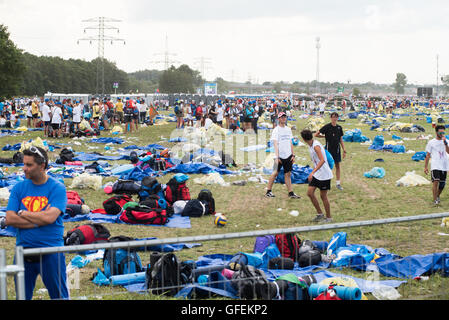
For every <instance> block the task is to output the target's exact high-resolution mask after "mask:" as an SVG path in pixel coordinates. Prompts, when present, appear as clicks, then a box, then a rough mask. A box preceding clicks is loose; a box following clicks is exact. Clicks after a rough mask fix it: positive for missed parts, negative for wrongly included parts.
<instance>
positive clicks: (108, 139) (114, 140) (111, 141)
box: [89, 137, 125, 144]
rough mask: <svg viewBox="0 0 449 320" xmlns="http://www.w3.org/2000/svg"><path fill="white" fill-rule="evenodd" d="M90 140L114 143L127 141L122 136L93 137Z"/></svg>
mask: <svg viewBox="0 0 449 320" xmlns="http://www.w3.org/2000/svg"><path fill="white" fill-rule="evenodd" d="M89 142H92V143H105V144H106V143H114V144H122V143H124V142H125V140H123V139H121V138H107V137H104V138H93V139H91V140H90V141H89Z"/></svg>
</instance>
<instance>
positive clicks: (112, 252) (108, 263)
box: [103, 236, 143, 278]
mask: <svg viewBox="0 0 449 320" xmlns="http://www.w3.org/2000/svg"><path fill="white" fill-rule="evenodd" d="M132 240H134V239H133V238H130V237H125V236H118V237H112V238H110V239H109V241H110V242H116V241H132ZM103 269H104V275H105V276H106V277H107V278H110V277H111V276H115V275H122V274H130V273H137V272H142V271H143V266H142V261H141V259H140V257H139V255H138V253H137V251H136V249H133V248H123V249H121V248H120V249H106V250H105V251H104V256H103Z"/></svg>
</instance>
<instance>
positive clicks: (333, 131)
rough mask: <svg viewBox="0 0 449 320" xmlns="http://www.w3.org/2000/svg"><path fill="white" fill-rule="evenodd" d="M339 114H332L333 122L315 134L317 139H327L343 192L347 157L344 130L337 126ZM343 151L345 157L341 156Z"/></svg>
mask: <svg viewBox="0 0 449 320" xmlns="http://www.w3.org/2000/svg"><path fill="white" fill-rule="evenodd" d="M337 121H338V113H337V112H333V113H332V114H331V122H330V123H328V124H326V125H325V126H324V127H322V128H321V129H320V130H319V131H317V132H316V133H315V137H317V138H325V139H326V150H327V151H329V153H330V154H331V155H332V158H334V162H335V175H336V176H337V189H338V190H343V187H342V186H341V166H340V164H341V161H342V159H344V158H345V157H346V149H345V145H344V143H343V135H344V134H343V128H342V127H341V126H340V125H338V124H337ZM340 146H341V148H340ZM341 149H343V157H342V155H341Z"/></svg>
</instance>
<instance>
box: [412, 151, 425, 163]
mask: <svg viewBox="0 0 449 320" xmlns="http://www.w3.org/2000/svg"><path fill="white" fill-rule="evenodd" d="M426 155H427V152H425V151H418V152H416V153H415V154H414V155H413V156H412V160H413V161H423V160H425V159H426Z"/></svg>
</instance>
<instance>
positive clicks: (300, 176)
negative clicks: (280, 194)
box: [275, 164, 313, 184]
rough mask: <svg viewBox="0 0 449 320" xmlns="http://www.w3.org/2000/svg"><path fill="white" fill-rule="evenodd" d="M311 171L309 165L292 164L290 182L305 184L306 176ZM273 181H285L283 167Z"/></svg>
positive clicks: (306, 181)
mask: <svg viewBox="0 0 449 320" xmlns="http://www.w3.org/2000/svg"><path fill="white" fill-rule="evenodd" d="M312 171H313V169H312V168H310V167H309V166H305V167H300V166H299V165H297V164H294V165H293V170H292V175H291V180H292V184H305V183H308V180H307V179H308V177H309V175H310V173H311V172H312ZM275 183H285V177H284V168H282V169H281V170H280V171H279V174H278V176H277V178H276V180H275Z"/></svg>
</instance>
